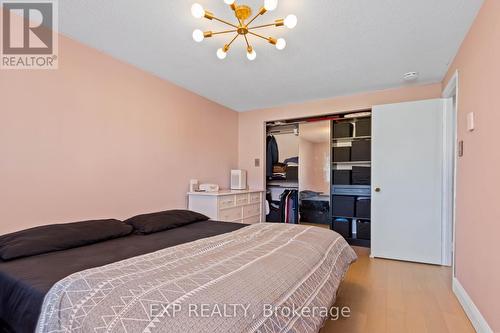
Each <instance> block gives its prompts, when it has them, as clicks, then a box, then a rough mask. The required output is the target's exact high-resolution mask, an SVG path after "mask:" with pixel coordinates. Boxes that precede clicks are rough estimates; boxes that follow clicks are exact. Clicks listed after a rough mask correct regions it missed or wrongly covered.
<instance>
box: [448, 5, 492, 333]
mask: <svg viewBox="0 0 500 333" xmlns="http://www.w3.org/2000/svg"><path fill="white" fill-rule="evenodd" d="M456 70H458V71H459V92H458V95H459V96H458V109H459V110H458V113H459V114H458V137H459V140H464V144H465V146H464V147H465V151H464V152H465V155H464V156H463V157H462V158H460V159H459V161H458V179H457V182H458V183H457V222H456V273H457V277H458V280H459V281H460V283H461V284H462V286H463V287H464V288H465V289H466V291H467V293H468V294H469V296H470V297H471V298H472V300H473V301H474V303H475V304H476V306H477V307H478V308H479V310H480V312H481V313H482V314H483V316H484V317H485V319H486V320H487V321H488V323H489V325H490V326H491V328H492V329H493V331H494V332H500V301H499V297H500V284H499V282H500V265H499V262H500V260H499V259H498V255H499V254H498V243H499V241H498V239H499V235H500V205H499V204H498V198H499V194H498V185H499V184H500V173H499V170H500V149H499V147H498V146H497V145H498V143H499V142H500V139H499V137H498V134H499V124H500V112H499V110H498V109H499V106H498V101H497V99H498V95H499V93H500V81H499V78H500V1H498V0H486V1H485V3H484V5H483V8H482V9H481V11H480V12H479V15H478V17H477V19H476V21H475V23H474V24H473V26H472V28H471V30H470V31H469V34H468V35H467V37H466V39H465V41H464V43H463V44H462V47H461V48H460V51H459V53H458V55H457V56H456V58H455V60H454V62H453V64H452V66H451V67H450V70H449V72H448V75H447V77H446V79H445V82H448V81H449V79H450V78H451V76H452V75H453V74H454V73H455V71H456ZM469 112H474V113H475V120H476V129H475V130H474V132H468V131H467V130H466V115H467V113H469Z"/></svg>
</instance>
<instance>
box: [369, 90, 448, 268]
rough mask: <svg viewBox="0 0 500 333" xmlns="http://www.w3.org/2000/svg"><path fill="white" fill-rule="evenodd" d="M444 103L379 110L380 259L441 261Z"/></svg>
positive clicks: (376, 198)
mask: <svg viewBox="0 0 500 333" xmlns="http://www.w3.org/2000/svg"><path fill="white" fill-rule="evenodd" d="M444 102H445V100H442V99H435V100H425V101H417V102H410V103H399V104H391V105H381V106H376V107H374V108H373V121H372V122H373V133H372V136H373V139H372V140H373V141H372V145H373V147H372V192H373V193H372V243H371V244H372V256H374V257H380V258H389V259H398V260H406V261H414V262H422V263H430V264H441V261H442V260H441V257H442V223H441V214H442V205H443V200H442V185H443V157H444V153H443V150H444V149H443V135H444V130H443V129H444Z"/></svg>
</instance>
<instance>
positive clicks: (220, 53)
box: [217, 49, 227, 60]
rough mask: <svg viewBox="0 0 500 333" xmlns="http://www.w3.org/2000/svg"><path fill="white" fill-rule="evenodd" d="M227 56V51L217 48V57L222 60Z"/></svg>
mask: <svg viewBox="0 0 500 333" xmlns="http://www.w3.org/2000/svg"><path fill="white" fill-rule="evenodd" d="M226 56H227V52H224V50H223V49H218V50H217V58H219V59H220V60H223V59H226Z"/></svg>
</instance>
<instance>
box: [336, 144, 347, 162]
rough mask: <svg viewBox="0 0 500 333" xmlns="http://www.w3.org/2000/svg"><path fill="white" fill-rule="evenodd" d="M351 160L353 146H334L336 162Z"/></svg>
mask: <svg viewBox="0 0 500 333" xmlns="http://www.w3.org/2000/svg"><path fill="white" fill-rule="evenodd" d="M350 160H351V147H333V161H334V162H349V161H350Z"/></svg>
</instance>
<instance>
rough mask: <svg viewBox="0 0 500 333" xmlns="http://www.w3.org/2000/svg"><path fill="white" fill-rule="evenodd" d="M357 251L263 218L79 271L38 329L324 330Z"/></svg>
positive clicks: (58, 289)
mask: <svg viewBox="0 0 500 333" xmlns="http://www.w3.org/2000/svg"><path fill="white" fill-rule="evenodd" d="M355 259H356V255H355V253H354V251H353V250H352V248H351V247H350V246H349V245H348V244H347V243H346V241H345V239H343V238H342V237H341V236H340V235H338V234H337V233H335V232H333V231H330V230H326V229H323V228H317V227H307V226H301V225H288V224H275V223H259V224H254V225H251V226H248V227H245V228H242V229H240V230H236V231H234V232H230V233H226V234H223V235H218V236H214V237H209V238H203V239H199V240H197V241H194V242H189V243H185V244H182V245H178V246H174V247H169V248H166V249H163V250H159V251H156V252H153V253H148V254H145V255H142V256H137V257H134V258H130V259H126V260H123V261H120V262H115V263H112V264H108V265H104V266H101V267H96V268H91V269H88V270H85V271H81V272H77V273H74V274H72V275H70V276H68V277H66V278H64V279H62V280H61V281H59V282H57V283H56V284H55V285H54V286H53V287H52V288H51V290H50V291H49V292H48V294H47V295H46V297H45V299H44V303H43V306H42V310H41V313H40V318H39V320H38V323H37V330H36V332H37V333H52V332H58V333H62V332H68V333H70V332H116V333H118V332H150V333H152V332H165V333H185V332H197V333H240V332H256V333H259V332H267V333H274V332H276V333H277V332H289V333H291V332H295V333H317V332H318V331H319V330H320V328H321V327H322V326H323V324H324V321H325V320H326V319H327V317H328V312H329V309H330V307H331V306H332V305H333V304H334V302H335V298H336V293H337V290H338V287H339V285H340V283H341V281H342V280H343V278H344V275H345V273H346V272H347V269H348V268H349V265H350V264H351V263H352V262H353V261H354V260H355Z"/></svg>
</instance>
